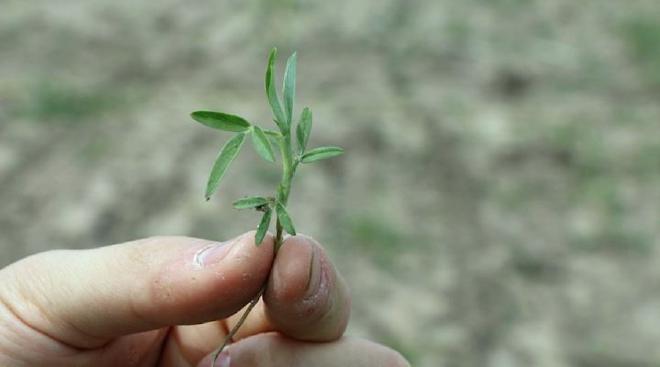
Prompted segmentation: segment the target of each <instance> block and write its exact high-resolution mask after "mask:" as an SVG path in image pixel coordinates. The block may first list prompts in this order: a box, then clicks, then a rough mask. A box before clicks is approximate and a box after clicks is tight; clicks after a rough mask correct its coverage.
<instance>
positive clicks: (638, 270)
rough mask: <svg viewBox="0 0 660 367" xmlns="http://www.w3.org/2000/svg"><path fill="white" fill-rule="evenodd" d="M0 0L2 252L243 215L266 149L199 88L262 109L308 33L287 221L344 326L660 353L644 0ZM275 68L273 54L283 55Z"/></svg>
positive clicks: (218, 228)
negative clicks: (335, 291)
mask: <svg viewBox="0 0 660 367" xmlns="http://www.w3.org/2000/svg"><path fill="white" fill-rule="evenodd" d="M1 8H2V10H1V11H0V55H1V56H0V266H1V265H5V264H8V263H10V262H12V261H14V260H16V259H18V258H20V257H23V256H25V255H27V254H31V253H35V252H38V251H43V250H47V249H51V248H61V247H67V248H88V247H94V246H100V245H105V244H111V243H117V242H122V241H125V240H130V239H134V238H137V237H144V236H150V235H155V234H180V235H189V236H196V237H207V238H214V239H222V238H227V237H229V236H232V235H235V234H237V233H239V232H242V231H245V230H247V229H250V228H252V227H253V226H254V225H255V224H256V221H257V218H256V217H255V216H254V214H252V213H242V212H241V213H237V212H236V211H233V210H232V209H231V208H230V205H229V203H230V202H231V201H232V200H233V199H235V198H237V197H240V196H242V195H246V194H252V193H258V192H268V190H270V188H271V187H273V186H274V183H275V182H277V179H278V176H277V171H276V170H274V169H273V168H272V167H269V166H268V165H266V164H262V163H253V162H258V161H257V159H256V158H255V156H254V155H252V153H251V152H248V153H245V154H243V155H242V156H241V157H240V158H239V162H238V164H236V165H235V166H234V167H233V168H231V169H230V172H229V177H230V178H229V179H228V180H227V182H225V183H224V186H223V187H222V189H221V192H222V194H221V195H219V196H218V197H217V198H215V199H214V200H212V202H211V203H205V202H204V200H203V199H202V193H203V185H204V183H205V182H206V175H207V173H208V169H209V167H210V165H211V164H212V160H213V157H214V156H215V154H216V151H217V149H218V148H219V147H220V146H221V144H222V143H223V141H224V139H225V137H224V136H223V135H222V134H214V133H209V131H208V130H206V129H204V128H203V127H201V126H197V125H195V124H194V123H193V122H191V120H190V119H189V117H188V113H189V112H190V111H193V110H196V109H201V108H209V109H214V108H215V109H219V110H224V111H233V112H235V113H237V114H241V115H244V116H246V117H248V118H250V119H252V120H253V121H262V122H263V123H264V124H268V123H269V121H270V116H269V111H268V109H267V104H266V100H265V97H264V93H263V90H262V84H263V73H262V72H263V70H264V65H265V61H266V56H267V52H268V49H269V48H270V47H271V46H273V45H277V46H278V47H279V48H280V51H281V54H288V53H289V52H290V51H292V50H293V49H297V50H298V51H299V63H298V64H299V85H298V91H299V96H300V98H301V100H300V103H299V105H298V106H302V105H310V106H312V108H313V110H314V117H315V125H314V130H315V131H314V133H313V134H312V142H311V144H312V145H320V144H326V143H327V144H338V145H342V146H344V147H345V148H346V149H347V154H346V156H345V157H344V158H342V159H339V160H336V161H333V162H328V163H324V164H319V165H317V166H314V167H311V168H309V169H306V170H305V171H304V172H302V174H301V175H300V177H299V179H298V181H296V182H295V184H294V185H295V187H294V192H293V197H292V201H293V203H292V208H291V213H292V215H293V216H294V217H295V220H296V223H297V227H298V228H299V229H302V231H303V232H306V233H308V234H310V235H312V236H314V237H316V238H318V239H319V240H320V241H321V242H322V243H324V244H325V245H326V246H327V247H328V249H329V251H330V252H331V253H332V254H333V257H334V258H335V259H336V261H337V263H338V264H339V268H340V270H341V271H342V272H343V273H345V275H346V278H347V279H348V281H349V283H350V284H351V285H352V289H353V293H354V298H355V309H354V314H353V315H354V316H353V319H352V321H351V327H350V333H351V334H354V335H360V336H366V337H369V338H372V339H376V340H379V341H381V342H383V343H385V344H388V345H390V346H393V347H395V348H397V349H399V350H401V351H402V352H403V353H404V354H405V355H406V356H407V357H408V358H409V359H410V360H411V361H412V362H413V365H414V366H421V367H436V366H466V367H468V366H474V367H477V366H493V367H499V366H542V367H543V366H548V367H550V366H578V367H591V366H602V367H606V366H657V365H658V363H660V352H659V350H658V348H657V346H658V341H660V288H659V286H658V284H660V283H659V282H658V279H659V277H660V266H659V265H660V249H659V248H658V240H659V237H660V231H659V229H658V228H660V226H659V225H658V223H660V207H659V205H660V185H659V184H660V140H659V139H658V136H659V133H660V103H659V101H660V6H659V5H658V3H657V2H655V1H627V2H623V1H621V2H619V1H601V0H587V1H580V2H576V1H571V0H556V1H517V0H497V1H488V2H486V1H476V0H475V1H460V2H458V1H449V0H438V1H430V0H428V1H421V0H384V1H366V0H359V1H356V0H350V1H349V0H338V1H312V0H309V1H302V0H300V1H294V0H279V1H264V0H251V1H225V2H219V1H197V2H194V3H193V2H184V1H174V0H167V1H159V2H136V1H128V0H115V1H112V2H103V1H81V0H62V1H56V2H55V1H50V2H49V1H30V2H25V1H12V0H5V1H3V2H2V5H1ZM280 70H281V65H280Z"/></svg>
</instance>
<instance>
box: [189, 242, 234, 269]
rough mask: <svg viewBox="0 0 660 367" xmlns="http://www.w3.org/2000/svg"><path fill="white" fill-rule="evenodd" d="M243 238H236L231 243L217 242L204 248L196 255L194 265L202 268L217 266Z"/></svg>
mask: <svg viewBox="0 0 660 367" xmlns="http://www.w3.org/2000/svg"><path fill="white" fill-rule="evenodd" d="M240 238H241V236H239V237H236V238H234V239H232V240H229V241H224V242H216V243H212V244H210V245H208V246H205V247H202V248H201V249H200V250H199V251H197V252H196V253H195V257H194V260H193V261H194V263H195V265H197V266H198V267H200V268H203V267H206V266H209V265H211V264H215V263H217V262H219V261H220V260H222V259H223V258H224V257H225V256H226V255H227V253H228V252H229V250H230V249H231V248H232V246H233V245H234V244H235V243H236V242H238V240H239V239H240Z"/></svg>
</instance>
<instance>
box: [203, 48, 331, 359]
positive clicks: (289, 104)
mask: <svg viewBox="0 0 660 367" xmlns="http://www.w3.org/2000/svg"><path fill="white" fill-rule="evenodd" d="M276 58H277V49H275V48H273V49H272V50H271V51H270V55H269V57H268V66H267V67H266V96H267V97H268V103H269V104H270V108H271V110H272V111H273V121H274V122H275V125H276V127H277V129H276V130H268V129H262V128H261V127H259V126H257V125H256V124H254V123H252V122H248V120H246V119H244V118H242V117H240V116H236V115H232V114H228V113H224V112H213V111H196V112H193V113H192V114H191V116H192V118H193V119H194V120H195V121H197V122H199V123H201V124H203V125H206V126H208V127H211V128H214V129H218V130H224V131H228V132H233V133H236V135H234V137H232V138H231V139H229V140H228V141H227V143H225V145H224V146H223V147H222V149H220V153H219V154H218V157H217V158H216V160H215V163H214V164H213V168H212V169H211V174H210V176H209V180H208V183H207V185H206V193H205V198H206V200H209V199H210V198H211V196H212V195H213V194H214V193H215V192H216V191H217V190H218V186H219V185H220V181H221V180H222V178H223V177H224V175H225V173H226V172H227V168H228V167H229V165H230V164H231V162H232V161H233V160H234V159H236V157H237V156H238V153H239V152H240V150H241V148H242V147H243V143H245V139H247V137H248V135H249V136H250V138H251V141H252V146H253V147H254V150H255V151H256V152H257V154H258V155H259V156H260V157H261V158H263V159H264V160H266V161H267V162H271V163H275V160H276V157H275V153H274V150H279V153H280V154H279V157H280V160H281V161H282V179H281V181H280V183H279V185H278V187H277V189H276V191H275V193H274V195H272V196H248V197H244V198H242V199H239V200H237V201H235V202H234V204H233V205H234V208H236V209H255V210H256V211H258V212H260V213H262V214H261V220H260V221H259V224H258V225H257V232H256V235H255V243H256V244H257V246H259V245H260V244H261V243H262V242H263V239H264V237H265V236H266V232H268V229H269V228H270V225H271V222H272V218H273V212H275V216H274V217H275V231H276V232H275V233H276V234H275V252H276V253H277V250H279V248H280V246H282V242H283V236H284V232H285V231H286V232H287V233H289V234H291V235H295V234H296V229H295V227H294V224H293V220H292V219H291V216H290V215H289V213H288V210H287V203H288V201H289V193H290V192H291V183H292V181H293V177H294V176H295V174H296V172H297V169H298V166H299V165H300V164H301V163H303V164H308V163H312V162H316V161H320V160H323V159H327V158H332V157H336V156H338V155H340V154H342V153H343V152H344V150H343V149H342V148H339V147H335V146H324V147H319V148H314V149H309V150H308V149H307V142H308V141H309V135H310V133H311V131H312V110H310V109H309V108H308V107H305V108H303V110H302V112H301V114H300V117H299V118H298V124H297V125H296V129H295V135H296V148H294V147H293V144H292V133H291V130H292V126H293V115H294V114H293V109H294V108H293V107H294V100H295V96H296V59H297V58H296V53H295V52H294V53H293V54H292V55H291V56H290V57H289V59H288V60H287V63H286V69H285V71H284V82H283V87H282V102H283V103H282V102H280V98H279V96H278V95H277V90H276V86H275V61H276ZM273 146H275V149H273ZM264 291H265V285H264V286H262V288H261V290H260V291H259V293H258V294H257V295H256V296H255V297H254V298H253V299H252V300H251V301H250V303H249V304H248V307H247V308H246V309H245V311H244V313H243V314H242V315H241V318H240V320H239V321H238V323H237V324H236V325H235V326H234V327H233V328H232V330H230V331H229V333H228V334H227V336H226V337H225V340H224V342H223V343H222V345H221V346H220V347H219V348H218V349H216V351H215V352H214V354H213V363H212V364H213V366H215V361H216V359H217V358H218V356H219V355H220V353H221V352H222V350H223V349H224V347H225V346H226V345H227V343H228V342H229V341H230V340H231V339H232V337H233V336H234V334H236V332H237V331H238V329H239V328H240V327H241V325H242V324H243V322H244V321H245V319H246V318H247V316H248V314H249V313H250V311H252V308H254V306H255V305H256V304H257V302H258V301H259V298H261V296H262V295H263V293H264Z"/></svg>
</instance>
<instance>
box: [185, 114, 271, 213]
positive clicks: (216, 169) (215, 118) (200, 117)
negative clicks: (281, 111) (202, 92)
mask: <svg viewBox="0 0 660 367" xmlns="http://www.w3.org/2000/svg"><path fill="white" fill-rule="evenodd" d="M191 117H192V118H193V119H194V120H195V121H197V122H199V123H201V124H202V125H205V126H208V127H211V128H214V129H218V130H224V131H230V132H237V133H239V134H237V135H236V136H235V137H234V138H232V139H230V140H229V141H228V142H227V143H226V144H225V145H224V146H223V147H222V149H221V150H220V153H219V154H218V157H217V158H216V160H215V163H214V165H213V168H212V169H211V175H210V177H209V181H208V183H207V185H206V195H205V196H206V200H209V199H210V198H211V195H213V193H215V191H216V190H217V189H218V185H219V184H220V181H221V180H222V177H223V176H224V174H225V172H226V171H227V168H228V167H229V164H230V163H231V162H232V161H233V160H234V159H235V158H236V156H237V155H238V153H239V151H240V149H241V147H242V146H243V142H244V141H245V135H246V134H252V145H253V147H254V150H255V151H256V152H257V154H259V156H261V158H263V159H264V160H266V161H268V162H275V155H274V154H273V148H272V147H271V144H270V140H268V137H267V136H266V134H265V133H264V131H263V130H262V129H261V128H260V127H259V126H257V125H252V124H250V123H249V122H247V120H245V119H244V118H242V117H240V116H236V115H231V114H228V113H223V112H214V111H196V112H193V113H192V114H191Z"/></svg>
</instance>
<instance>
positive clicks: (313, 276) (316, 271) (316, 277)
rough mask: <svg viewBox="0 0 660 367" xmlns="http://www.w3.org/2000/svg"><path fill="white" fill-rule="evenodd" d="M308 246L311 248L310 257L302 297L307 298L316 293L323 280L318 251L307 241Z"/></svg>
mask: <svg viewBox="0 0 660 367" xmlns="http://www.w3.org/2000/svg"><path fill="white" fill-rule="evenodd" d="M307 245H308V246H310V247H311V249H312V257H311V259H310V264H309V280H308V283H307V290H306V291H305V296H304V298H309V297H311V296H313V295H315V294H316V293H318V291H319V288H321V283H322V281H323V276H322V270H321V256H320V254H319V253H318V249H317V248H316V246H314V244H312V243H311V242H308V243H307Z"/></svg>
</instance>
